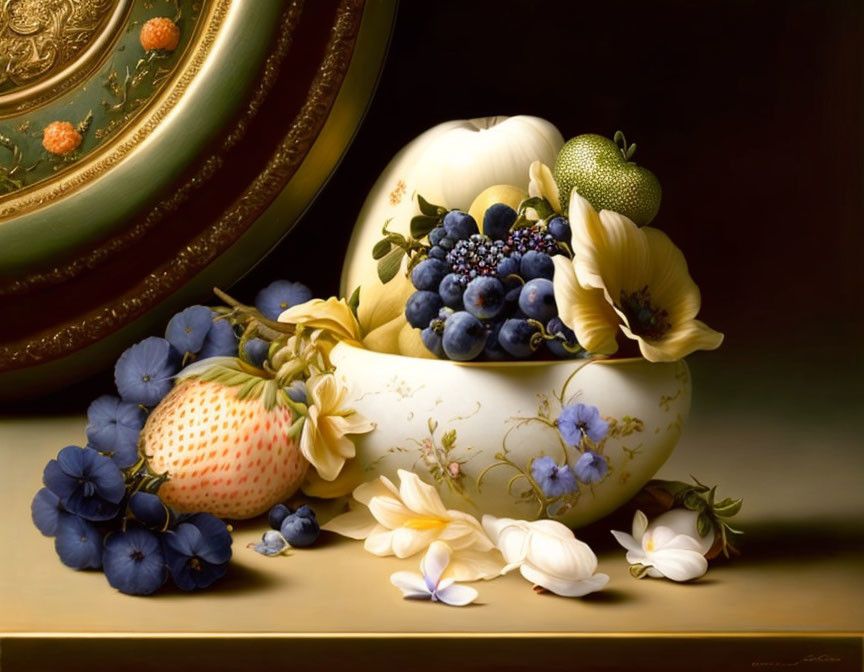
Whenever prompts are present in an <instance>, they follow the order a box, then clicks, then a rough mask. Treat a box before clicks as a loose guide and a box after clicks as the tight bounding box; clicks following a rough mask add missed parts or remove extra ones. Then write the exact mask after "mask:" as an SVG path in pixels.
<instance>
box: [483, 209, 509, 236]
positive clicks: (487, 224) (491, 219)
mask: <svg viewBox="0 0 864 672" xmlns="http://www.w3.org/2000/svg"><path fill="white" fill-rule="evenodd" d="M515 221H516V211H515V210H514V209H513V208H511V207H510V206H509V205H507V204H506V203H496V204H495V205H491V206H489V207H488V208H487V209H486V212H485V214H484V215H483V233H484V234H485V235H487V236H489V237H490V238H492V239H493V240H504V239H506V238H507V236H508V234H509V233H510V227H511V226H513V223H514V222H515Z"/></svg>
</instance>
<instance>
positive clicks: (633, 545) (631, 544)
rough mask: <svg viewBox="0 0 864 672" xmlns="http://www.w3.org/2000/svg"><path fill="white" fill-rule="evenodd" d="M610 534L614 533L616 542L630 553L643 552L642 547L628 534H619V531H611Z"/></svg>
mask: <svg viewBox="0 0 864 672" xmlns="http://www.w3.org/2000/svg"><path fill="white" fill-rule="evenodd" d="M610 532H612V536H613V537H615V541H617V542H618V543H619V544H621V545H622V546H623V547H624V548H626V549H627V550H628V551H633V552H639V553H641V552H642V545H641V544H640V543H639V542H638V541H636V540H635V539H634V538H633V537H631V536H630V535H629V534H627V533H626V532H619V531H618V530H610Z"/></svg>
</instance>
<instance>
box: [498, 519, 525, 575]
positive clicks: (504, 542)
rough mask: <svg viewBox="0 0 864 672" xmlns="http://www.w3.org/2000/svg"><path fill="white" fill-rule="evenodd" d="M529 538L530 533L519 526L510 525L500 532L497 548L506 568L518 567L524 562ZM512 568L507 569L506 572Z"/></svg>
mask: <svg viewBox="0 0 864 672" xmlns="http://www.w3.org/2000/svg"><path fill="white" fill-rule="evenodd" d="M530 538H531V533H530V532H529V531H528V530H527V529H525V527H523V526H521V525H510V526H508V527H505V528H504V529H503V530H501V532H500V534H499V535H498V544H497V546H498V550H499V551H501V555H503V556H504V560H506V561H507V564H508V566H510V565H519V564H520V563H522V562H523V561H524V560H525V557H526V556H527V555H528V543H529V540H530ZM512 568H513V567H508V570H507V571H510V569H512Z"/></svg>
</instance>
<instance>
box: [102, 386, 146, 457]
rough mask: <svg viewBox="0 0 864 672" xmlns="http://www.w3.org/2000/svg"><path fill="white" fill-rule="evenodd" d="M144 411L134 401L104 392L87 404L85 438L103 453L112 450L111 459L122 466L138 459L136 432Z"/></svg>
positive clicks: (143, 420) (141, 423)
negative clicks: (130, 401)
mask: <svg viewBox="0 0 864 672" xmlns="http://www.w3.org/2000/svg"><path fill="white" fill-rule="evenodd" d="M146 420H147V414H146V413H145V412H144V409H142V408H141V407H140V406H138V405H137V404H130V403H128V402H125V401H122V400H121V399H119V398H118V397H112V396H111V395H109V394H104V395H102V396H101V397H99V398H97V399H94V400H93V403H91V404H90V406H89V407H88V408H87V441H88V442H89V445H90V446H91V447H93V448H95V449H96V450H98V451H99V452H102V453H108V452H111V453H114V454H113V455H112V456H111V459H113V460H114V462H115V463H116V464H117V466H118V467H120V468H121V469H125V468H126V467H131V466H132V465H133V464H135V463H136V462H137V461H138V434H139V433H140V432H141V428H142V427H144V422H145V421H146Z"/></svg>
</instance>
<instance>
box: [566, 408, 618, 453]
mask: <svg viewBox="0 0 864 672" xmlns="http://www.w3.org/2000/svg"><path fill="white" fill-rule="evenodd" d="M557 425H558V431H559V432H561V437H562V438H563V439H564V441H565V442H566V443H567V445H568V446H581V445H582V440H583V439H584V438H585V437H588V438H589V439H590V440H591V441H593V442H594V443H599V442H600V441H602V440H603V439H604V438H605V437H606V434H608V433H609V423H608V422H606V421H605V420H604V419H603V418H601V417H600V411H599V410H598V409H597V407H596V406H586V405H585V404H573V405H572V406H567V407H565V408H564V410H563V411H561V415H559V416H558V420H557Z"/></svg>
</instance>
